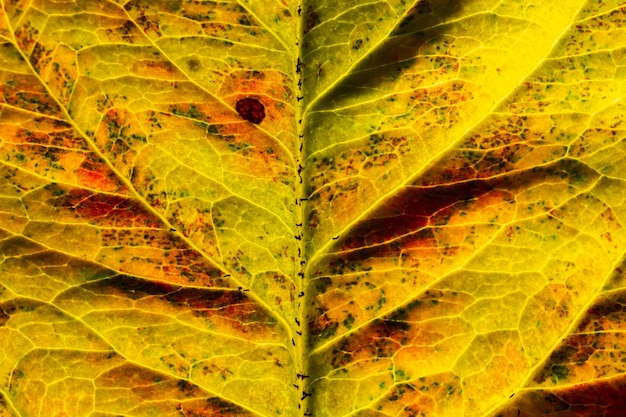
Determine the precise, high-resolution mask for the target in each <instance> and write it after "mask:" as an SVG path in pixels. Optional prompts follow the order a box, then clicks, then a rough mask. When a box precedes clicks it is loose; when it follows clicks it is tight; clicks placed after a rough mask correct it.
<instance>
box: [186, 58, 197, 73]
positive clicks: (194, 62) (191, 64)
mask: <svg viewBox="0 0 626 417" xmlns="http://www.w3.org/2000/svg"><path fill="white" fill-rule="evenodd" d="M187 68H189V71H197V70H198V68H200V61H198V60H197V59H195V58H191V59H190V60H189V61H187Z"/></svg>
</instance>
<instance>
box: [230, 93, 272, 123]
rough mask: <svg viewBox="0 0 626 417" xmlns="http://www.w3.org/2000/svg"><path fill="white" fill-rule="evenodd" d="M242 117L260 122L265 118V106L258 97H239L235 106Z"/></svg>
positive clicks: (253, 121)
mask: <svg viewBox="0 0 626 417" xmlns="http://www.w3.org/2000/svg"><path fill="white" fill-rule="evenodd" d="M235 109H236V110H237V113H239V116H241V118H242V119H244V120H247V121H249V122H252V123H254V124H257V125H258V124H259V123H261V122H262V121H263V119H265V106H264V105H263V103H261V102H260V101H259V100H258V99H256V98H252V97H246V98H242V99H239V100H238V101H237V104H236V106H235Z"/></svg>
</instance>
